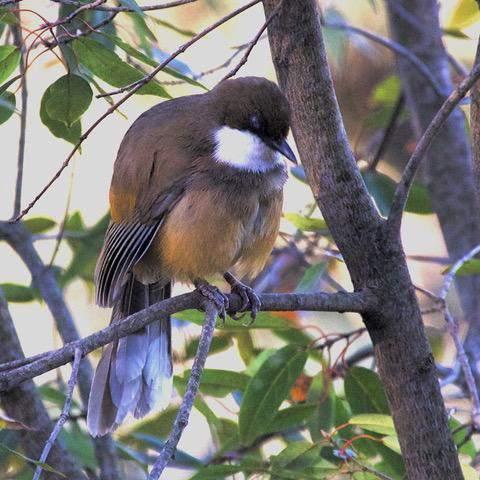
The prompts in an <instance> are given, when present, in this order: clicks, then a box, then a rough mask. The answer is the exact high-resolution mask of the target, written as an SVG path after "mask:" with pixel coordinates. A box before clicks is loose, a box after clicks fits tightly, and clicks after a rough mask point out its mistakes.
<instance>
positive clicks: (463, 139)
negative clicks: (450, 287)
mask: <svg viewBox="0 0 480 480" xmlns="http://www.w3.org/2000/svg"><path fill="white" fill-rule="evenodd" d="M439 5H440V4H439V2H438V1H437V0H423V1H421V2H418V1H416V0H394V1H391V0H389V1H388V4H387V6H388V9H387V11H388V14H389V19H390V27H391V31H392V35H393V36H394V38H395V39H396V40H397V41H398V42H400V43H402V44H403V45H404V46H406V47H408V48H410V49H411V50H414V51H415V53H416V54H417V56H418V57H420V58H421V59H422V60H423V61H424V62H425V64H427V65H428V67H429V69H430V71H431V72H432V73H433V74H434V76H435V78H436V79H437V82H439V83H440V84H441V85H442V88H443V90H446V91H452V90H453V88H454V84H453V81H452V78H451V68H450V64H451V63H452V60H451V58H449V55H448V53H447V51H446V49H445V47H444V45H443V40H442V36H443V31H442V29H441V26H440V21H439ZM397 68H398V73H399V75H400V78H401V81H402V88H403V91H404V93H405V96H406V100H407V107H408V108H409V110H410V112H411V117H410V118H411V121H412V126H413V127H414V129H415V132H416V136H417V138H420V137H421V135H422V134H423V133H424V132H425V130H426V129H427V128H428V126H429V124H430V122H431V121H432V119H433V118H434V116H435V115H436V114H437V112H438V110H439V109H440V107H441V103H440V102H439V99H438V97H436V96H435V95H432V92H431V89H430V87H429V85H428V84H427V83H426V82H425V80H424V78H423V77H422V76H420V75H419V74H418V72H417V71H416V70H415V69H412V68H411V65H409V64H408V63H407V62H405V61H404V60H403V59H402V58H401V57H398V58H397ZM461 77H462V78H463V77H464V75H463V74H461ZM477 85H478V83H477ZM474 90H475V89H474V88H473V90H472V97H471V98H472V110H471V111H472V112H473V111H474V109H475V100H474ZM477 127H478V126H477ZM477 127H476V126H475V122H472V128H471V132H472V135H473V139H474V142H473V153H474V157H475V152H474V150H475V136H476V135H477V133H476V132H478V128H477ZM471 153H472V148H471V145H470V141H469V138H468V129H467V128H466V122H465V115H464V113H463V112H462V111H461V110H460V109H459V108H457V109H455V110H454V111H453V112H452V113H451V114H450V116H449V117H448V119H447V120H446V121H445V122H444V125H443V127H442V128H441V130H440V133H439V135H437V136H436V138H435V139H434V141H433V142H432V144H431V146H430V147H429V150H428V153H427V155H426V159H425V160H424V161H423V162H422V166H421V169H420V170H421V173H422V182H423V183H424V184H425V186H426V187H427V188H428V191H429V194H430V198H431V201H432V206H433V209H434V211H435V212H436V214H437V216H438V220H439V223H440V227H441V229H442V233H443V236H444V238H445V244H446V247H447V250H448V254H449V257H450V261H451V260H452V259H457V258H460V257H461V256H462V255H464V254H465V252H467V251H469V250H471V249H472V248H473V247H474V246H475V245H477V244H478V241H479V238H480V193H479V192H476V191H475V190H476V189H475V181H474V175H472V155H471ZM474 170H475V167H474ZM455 283H456V286H457V292H458V295H459V298H460V302H461V306H462V311H463V313H464V318H465V320H466V321H467V323H468V324H469V331H468V334H467V337H466V339H465V349H466V351H467V354H468V355H469V357H470V363H471V365H472V368H473V369H474V374H475V377H476V381H477V388H479V387H480V316H479V314H478V312H479V311H480V296H479V295H478V292H479V290H480V276H479V275H472V276H459V277H457V278H456V279H455ZM477 365H478V368H477Z"/></svg>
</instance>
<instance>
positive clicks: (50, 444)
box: [33, 348, 82, 480]
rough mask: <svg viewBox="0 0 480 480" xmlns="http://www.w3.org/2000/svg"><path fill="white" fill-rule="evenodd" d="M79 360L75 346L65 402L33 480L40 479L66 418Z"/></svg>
mask: <svg viewBox="0 0 480 480" xmlns="http://www.w3.org/2000/svg"><path fill="white" fill-rule="evenodd" d="M81 360H82V350H80V349H79V348H77V349H76V350H75V356H74V359H73V365H72V373H71V375H70V379H69V380H68V385H67V394H66V397H65V403H64V405H63V409H62V413H61V414H60V417H59V419H58V420H57V423H56V424H55V427H54V428H53V430H52V433H51V434H50V437H49V438H48V440H47V442H46V443H45V447H44V448H43V451H42V454H41V455H40V460H39V462H40V463H39V464H38V465H37V468H36V469H35V474H34V475H33V480H39V479H40V476H41V474H42V470H43V466H44V465H45V462H46V461H47V458H48V454H49V453H50V450H51V449H52V447H53V445H54V444H55V440H56V439H57V437H58V435H59V433H60V431H61V430H62V427H63V425H64V424H65V422H66V421H67V420H68V414H69V412H70V406H71V405H72V397H73V390H74V388H75V385H76V383H77V378H78V370H79V368H80V361H81Z"/></svg>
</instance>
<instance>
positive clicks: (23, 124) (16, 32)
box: [12, 11, 28, 216]
mask: <svg viewBox="0 0 480 480" xmlns="http://www.w3.org/2000/svg"><path fill="white" fill-rule="evenodd" d="M15 16H16V17H17V19H18V23H19V24H18V25H13V26H12V32H13V40H14V43H15V45H16V46H17V47H18V48H19V49H20V51H21V52H22V55H21V58H20V75H21V77H22V83H21V91H22V105H21V111H20V137H19V139H18V157H17V180H16V182H15V200H14V205H13V215H14V216H16V215H18V214H19V213H20V209H21V208H22V184H23V163H24V159H25V136H26V132H27V105H28V102H27V100H28V90H27V78H26V76H25V72H26V62H25V55H24V51H23V47H22V45H23V35H22V29H21V28H20V25H21V18H20V12H19V11H18V12H15Z"/></svg>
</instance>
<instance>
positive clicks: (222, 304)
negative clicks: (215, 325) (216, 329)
mask: <svg viewBox="0 0 480 480" xmlns="http://www.w3.org/2000/svg"><path fill="white" fill-rule="evenodd" d="M194 285H195V287H196V288H197V290H198V292H199V293H200V295H202V296H204V297H205V298H207V299H208V300H210V301H211V302H213V303H214V304H215V306H216V307H217V308H218V316H219V317H220V318H221V319H222V320H223V322H225V318H226V312H227V310H228V305H229V302H228V297H227V296H226V295H225V294H224V293H223V292H222V291H221V290H220V289H219V288H218V287H216V286H215V285H210V284H209V283H208V282H206V281H204V280H197V281H196V282H195V283H194Z"/></svg>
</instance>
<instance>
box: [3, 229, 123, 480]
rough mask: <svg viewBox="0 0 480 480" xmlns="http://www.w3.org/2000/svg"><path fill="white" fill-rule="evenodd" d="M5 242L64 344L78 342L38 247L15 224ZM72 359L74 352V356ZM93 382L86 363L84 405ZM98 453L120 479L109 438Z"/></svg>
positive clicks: (107, 472)
mask: <svg viewBox="0 0 480 480" xmlns="http://www.w3.org/2000/svg"><path fill="white" fill-rule="evenodd" d="M2 238H3V239H5V240H6V241H7V242H8V244H9V245H10V246H11V247H12V248H13V249H14V250H15V251H16V252H17V254H18V255H19V257H20V258H21V259H22V261H23V262H24V263H25V265H26V266H27V268H28V270H29V271H30V273H31V275H32V283H33V284H34V285H35V286H36V288H38V290H39V292H40V295H41V296H42V298H43V299H44V300H45V303H46V304H47V306H48V308H49V310H50V312H51V314H52V317H53V319H54V321H55V325H56V327H57V330H58V332H59V334H60V336H61V337H62V340H63V342H64V343H66V344H68V343H69V342H75V341H78V340H79V338H80V335H79V334H78V331H77V328H76V326H75V322H74V320H73V317H72V315H71V313H70V311H69V310H68V307H67V305H66V303H65V301H64V299H63V294H62V291H61V289H60V287H59V286H58V283H57V280H56V278H55V275H54V273H53V270H52V269H50V268H49V267H47V266H46V265H45V264H44V263H43V261H42V259H41V258H40V256H39V255H38V253H37V251H36V250H35V247H34V246H33V242H32V236H31V235H30V233H29V232H28V231H27V229H26V228H25V226H24V225H23V224H21V223H17V224H12V223H8V222H1V221H0V239H2ZM72 358H73V352H72ZM92 378H93V369H92V366H91V364H90V362H88V361H86V362H83V364H82V366H81V368H80V373H79V379H78V386H79V390H80V395H81V398H82V402H83V404H84V405H87V403H88V397H89V394H90V385H91V383H92ZM94 445H95V453H96V456H97V459H98V461H99V463H100V464H101V465H102V472H103V476H104V479H105V480H114V479H116V478H117V477H118V473H117V472H116V466H115V464H116V462H115V447H114V445H113V443H112V440H111V438H110V437H108V436H107V437H101V438H97V439H94Z"/></svg>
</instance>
